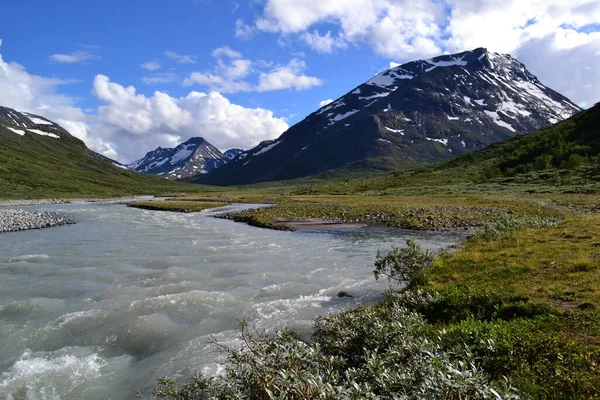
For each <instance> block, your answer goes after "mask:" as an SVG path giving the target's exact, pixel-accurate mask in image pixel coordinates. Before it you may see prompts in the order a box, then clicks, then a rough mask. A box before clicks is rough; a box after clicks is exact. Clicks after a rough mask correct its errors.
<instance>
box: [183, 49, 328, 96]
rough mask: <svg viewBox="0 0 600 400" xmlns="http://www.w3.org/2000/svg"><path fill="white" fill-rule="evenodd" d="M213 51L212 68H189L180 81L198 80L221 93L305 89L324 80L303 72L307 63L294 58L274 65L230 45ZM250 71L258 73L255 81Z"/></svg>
mask: <svg viewBox="0 0 600 400" xmlns="http://www.w3.org/2000/svg"><path fill="white" fill-rule="evenodd" d="M212 55H213V57H215V58H217V64H216V66H215V67H214V68H213V70H212V71H204V72H192V73H191V74H189V75H188V76H187V77H186V78H185V80H184V81H183V85H184V86H191V85H194V84H198V85H203V86H207V87H208V88H209V89H210V90H214V91H218V92H220V93H238V92H253V91H257V92H266V91H272V90H282V89H295V90H305V89H310V88H312V87H314V86H318V85H321V84H322V83H323V82H322V81H321V80H320V79H318V78H315V77H311V76H307V75H304V74H303V71H304V70H306V63H305V62H304V61H302V60H300V59H297V58H293V59H292V60H291V61H290V62H289V63H288V64H285V65H277V66H273V63H269V62H265V61H264V60H256V61H252V60H248V59H245V58H243V56H242V54H241V53H239V52H237V51H234V50H232V49H230V48H229V47H220V48H218V49H215V50H214V51H213V52H212ZM251 75H257V78H258V82H257V83H251V82H249V81H248V79H247V78H249V77H250V76H251Z"/></svg>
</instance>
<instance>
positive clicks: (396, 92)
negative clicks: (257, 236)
mask: <svg viewBox="0 0 600 400" xmlns="http://www.w3.org/2000/svg"><path fill="white" fill-rule="evenodd" d="M579 111H581V109H580V108H579V107H578V106H577V105H575V104H574V103H573V102H571V101H570V100H569V99H567V98H566V97H564V96H562V95H561V94H559V93H557V92H555V91H553V90H552V89H550V88H548V87H546V86H544V85H543V84H542V83H541V82H540V81H539V80H538V79H537V78H536V77H535V76H534V75H532V74H531V73H530V72H528V71H527V69H526V68H525V66H524V65H523V64H521V63H520V62H519V61H517V60H515V59H513V58H512V57H511V56H509V55H503V54H497V53H491V52H488V51H487V50H486V49H483V48H479V49H475V50H472V51H467V52H463V53H458V54H453V55H444V56H440V57H436V58H433V59H430V60H420V61H413V62H409V63H407V64H404V65H401V66H398V67H395V68H391V69H389V70H387V71H384V72H382V73H380V74H378V75H376V76H375V77H373V78H372V79H370V80H368V81H367V82H365V83H363V84H362V85H360V86H358V87H356V88H355V89H353V90H352V91H350V92H348V93H347V94H345V95H344V96H342V97H340V98H338V99H337V100H335V101H334V102H332V103H331V104H328V105H326V106H324V107H322V108H320V109H319V110H317V111H316V112H314V113H312V114H310V115H309V116H308V117H306V118H305V119H304V120H303V121H301V122H299V123H298V124H296V125H294V126H292V127H291V128H290V129H289V130H288V131H286V132H285V133H283V134H282V135H281V136H280V137H279V138H278V139H277V140H274V141H267V142H263V143H261V144H259V145H258V146H257V147H255V148H254V149H251V150H249V151H247V152H244V153H241V154H240V155H238V156H237V157H236V158H234V159H233V160H232V161H231V162H230V163H228V164H227V165H226V166H223V167H222V168H220V169H218V170H216V171H213V172H212V173H210V174H208V175H206V176H203V177H199V178H198V181H199V182H206V183H212V184H222V185H230V184H244V183H253V182H259V181H268V180H280V179H292V178H297V177H302V176H307V175H311V174H315V173H318V172H321V171H325V170H330V169H334V168H338V167H341V166H347V165H353V166H355V167H358V168H360V167H362V166H365V165H376V167H377V168H383V169H387V168H393V167H397V166H401V165H411V164H419V163H426V162H435V161H442V160H447V159H451V158H453V157H456V156H458V155H460V154H463V153H465V152H468V151H472V150H477V149H481V148H483V147H485V146H487V145H489V144H492V143H494V142H498V141H501V140H504V139H507V138H510V137H513V136H515V135H518V134H523V133H529V132H532V131H535V130H537V129H539V128H542V127H545V126H548V125H551V124H554V123H557V122H559V121H561V120H563V119H565V118H568V117H570V116H572V115H573V114H575V113H577V112H579Z"/></svg>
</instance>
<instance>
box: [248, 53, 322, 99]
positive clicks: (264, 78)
mask: <svg viewBox="0 0 600 400" xmlns="http://www.w3.org/2000/svg"><path fill="white" fill-rule="evenodd" d="M305 69H306V63H305V62H304V61H302V60H299V59H297V58H295V59H293V60H292V61H290V62H289V63H288V64H287V65H282V66H278V67H276V68H274V69H273V70H272V71H270V72H267V73H264V72H263V73H261V74H260V79H259V83H258V86H257V88H256V90H257V91H259V92H266V91H271V90H282V89H295V90H306V89H310V88H312V87H315V86H320V85H322V84H323V81H322V80H321V79H319V78H315V77H312V76H307V75H304V74H303V73H302V71H304V70H305Z"/></svg>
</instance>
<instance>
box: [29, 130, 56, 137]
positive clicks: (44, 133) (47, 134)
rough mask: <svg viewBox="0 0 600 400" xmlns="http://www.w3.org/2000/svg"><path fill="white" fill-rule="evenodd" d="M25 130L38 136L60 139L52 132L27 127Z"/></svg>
mask: <svg viewBox="0 0 600 400" xmlns="http://www.w3.org/2000/svg"><path fill="white" fill-rule="evenodd" d="M27 130H28V131H29V132H31V133H35V134H37V135H40V136H50V137H51V138H54V139H60V136H58V135H55V134H54V133H48V132H44V131H40V130H39V129H27Z"/></svg>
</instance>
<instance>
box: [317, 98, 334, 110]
mask: <svg viewBox="0 0 600 400" xmlns="http://www.w3.org/2000/svg"><path fill="white" fill-rule="evenodd" d="M331 103H333V99H327V100H322V101H320V102H319V108H321V107H325V106H326V105H327V104H331Z"/></svg>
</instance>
